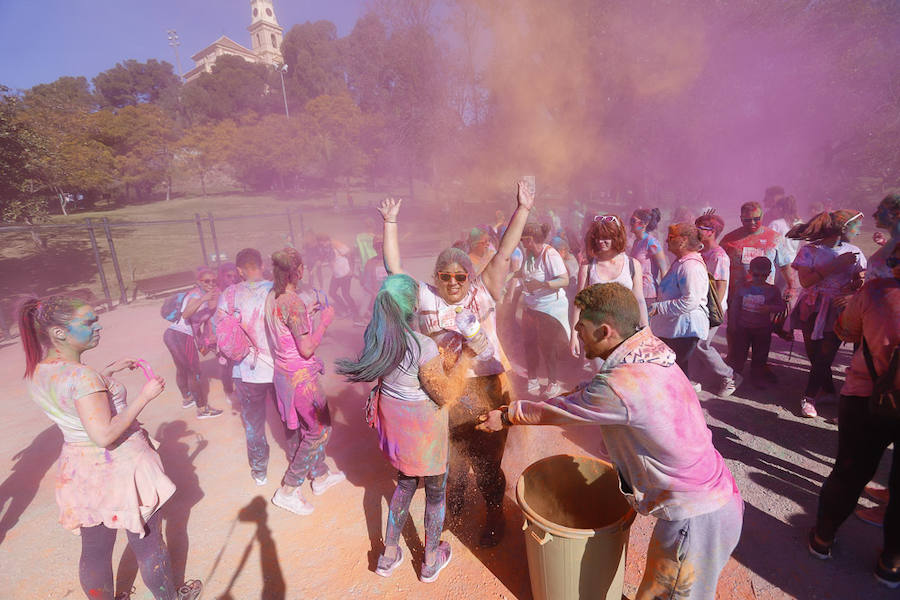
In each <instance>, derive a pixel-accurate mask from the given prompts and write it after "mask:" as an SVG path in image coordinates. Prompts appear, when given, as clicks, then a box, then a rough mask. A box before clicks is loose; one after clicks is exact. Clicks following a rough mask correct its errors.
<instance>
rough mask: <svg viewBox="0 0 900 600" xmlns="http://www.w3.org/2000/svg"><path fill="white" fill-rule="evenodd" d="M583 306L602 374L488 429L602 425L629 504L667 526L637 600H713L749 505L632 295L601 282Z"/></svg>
mask: <svg viewBox="0 0 900 600" xmlns="http://www.w3.org/2000/svg"><path fill="white" fill-rule="evenodd" d="M575 306H577V307H578V308H580V309H581V317H580V319H579V320H578V323H577V324H576V325H575V330H576V331H577V332H578V337H579V338H580V339H581V343H582V345H583V347H584V349H585V353H586V355H587V358H589V359H592V358H602V359H603V360H604V362H603V366H602V367H601V369H600V371H599V372H597V373H596V374H595V375H594V378H593V379H592V380H591V381H590V382H588V383H585V384H582V385H580V386H578V387H577V388H576V389H575V390H573V391H572V392H570V393H569V394H567V395H564V396H558V397H556V398H551V399H549V400H546V401H545V402H528V401H519V402H513V403H511V404H510V405H509V406H508V407H501V408H500V409H498V410H492V411H491V412H489V413H488V414H487V415H484V416H482V419H483V423H482V424H481V425H479V427H480V428H481V429H482V430H484V431H500V430H502V429H504V428H505V427H508V426H510V425H574V424H581V425H596V426H597V428H598V429H599V431H600V433H601V434H602V438H603V439H602V444H601V449H600V455H601V457H602V458H604V459H606V460H609V461H610V462H612V463H613V464H614V465H615V467H616V469H617V470H618V472H619V481H620V486H621V488H622V491H623V493H624V494H625V496H626V498H628V501H629V502H630V503H631V505H632V506H633V507H634V509H635V510H636V511H638V512H639V513H641V514H643V515H651V516H654V517H656V518H657V519H658V521H657V523H656V526H655V528H654V530H653V537H652V538H651V540H650V547H649V549H648V555H647V566H646V570H645V572H644V577H643V580H642V581H641V585H640V587H639V589H638V594H637V600H650V599H652V598H669V597H675V595H676V594H677V597H678V598H690V599H691V600H697V599H710V600H711V599H713V598H715V595H716V583H717V581H718V579H719V573H720V572H721V571H722V568H723V567H724V566H725V563H726V562H727V561H728V557H729V556H730V555H731V552H732V551H733V550H734V548H735V546H737V543H738V540H739V539H740V535H741V524H742V521H743V512H744V504H743V501H742V500H741V495H740V493H739V492H738V489H737V486H736V485H735V482H734V478H733V477H732V475H731V472H730V471H729V470H728V467H727V466H726V465H725V461H724V459H723V458H722V455H721V454H719V453H718V451H716V449H715V448H714V447H713V444H712V433H711V432H710V431H709V429H708V428H707V426H706V422H705V421H704V418H703V411H702V409H701V408H700V403H699V401H698V400H697V394H696V392H695V391H694V388H693V387H692V386H691V382H690V381H689V380H688V378H687V377H686V376H685V374H684V373H683V372H682V371H681V369H680V368H678V366H677V365H676V364H675V353H674V352H673V351H672V350H671V349H670V348H669V347H668V346H666V345H665V344H664V343H663V342H662V341H661V340H660V339H659V338H657V337H655V336H654V335H653V334H652V333H651V331H650V329H649V328H644V329H640V311H639V309H638V304H637V301H636V300H635V298H634V294H632V293H631V290H629V289H626V288H625V287H623V286H621V285H619V284H617V283H606V284H597V285H592V286H590V287H588V288H586V289H584V290H582V291H581V292H579V293H578V295H577V296H576V297H575ZM676 590H677V592H676Z"/></svg>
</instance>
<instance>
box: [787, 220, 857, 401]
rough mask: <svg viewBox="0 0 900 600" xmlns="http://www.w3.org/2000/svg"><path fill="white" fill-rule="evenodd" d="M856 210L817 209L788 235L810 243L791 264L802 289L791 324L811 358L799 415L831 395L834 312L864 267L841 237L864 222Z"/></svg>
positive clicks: (843, 303)
mask: <svg viewBox="0 0 900 600" xmlns="http://www.w3.org/2000/svg"><path fill="white" fill-rule="evenodd" d="M862 216H863V215H862V213H861V212H859V211H858V210H836V211H834V212H831V213H820V214H818V215H816V216H815V217H813V218H812V219H811V220H810V222H809V223H801V224H799V225H796V226H794V227H792V228H791V230H790V231H789V232H788V234H787V235H788V237H789V238H791V239H795V240H804V241H806V242H809V243H808V244H806V245H805V246H803V247H801V248H800V251H799V252H797V257H796V258H795V259H794V262H793V264H792V266H793V268H794V269H795V270H796V271H797V275H798V277H799V279H800V286H801V287H802V290H801V291H800V295H799V296H798V297H797V304H796V306H795V307H794V310H793V311H792V312H791V327H793V328H794V329H799V330H801V331H802V332H803V344H804V346H805V348H806V356H807V358H809V362H810V367H809V377H808V379H807V383H806V390H805V391H804V392H803V396H802V397H801V399H800V414H801V415H802V416H804V417H808V418H813V417H816V416H818V413H817V412H816V402H817V401H818V400H825V399H831V400H833V399H834V394H835V387H834V380H833V379H832V373H831V364H832V363H833V362H834V358H835V356H836V355H837V351H838V348H840V346H841V341H840V340H839V339H838V336H837V334H836V333H835V331H834V324H835V322H836V321H837V318H838V315H839V314H840V312H841V311H842V310H843V309H844V307H845V306H846V305H847V302H848V300H849V299H850V296H851V295H852V294H853V292H855V291H856V290H857V289H859V287H860V286H861V285H862V277H861V274H862V272H863V271H865V270H866V257H865V256H863V253H862V251H861V250H860V249H859V248H857V247H856V246H854V245H853V244H850V243H848V242H845V241H843V237H844V236H850V237H852V236H853V235H854V231H858V230H859V228H860V226H861V225H862Z"/></svg>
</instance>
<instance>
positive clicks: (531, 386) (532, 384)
mask: <svg viewBox="0 0 900 600" xmlns="http://www.w3.org/2000/svg"><path fill="white" fill-rule="evenodd" d="M540 392H541V382H540V381H538V380H537V379H529V380H528V393H529V394H531V395H532V396H536V395H538V394H539V393H540Z"/></svg>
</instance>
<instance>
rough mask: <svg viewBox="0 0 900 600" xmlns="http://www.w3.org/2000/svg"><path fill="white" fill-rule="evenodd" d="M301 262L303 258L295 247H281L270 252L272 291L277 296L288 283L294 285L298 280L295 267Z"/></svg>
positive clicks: (298, 275) (298, 276)
mask: <svg viewBox="0 0 900 600" xmlns="http://www.w3.org/2000/svg"><path fill="white" fill-rule="evenodd" d="M302 264H303V259H302V258H301V257H300V253H299V252H297V249H296V248H291V247H290V246H288V247H287V248H283V249H281V250H277V251H275V252H273V253H272V276H273V277H274V284H273V285H272V291H274V292H275V297H276V298H278V297H279V296H280V295H282V294H283V293H284V290H285V289H286V288H287V286H288V285H290V284H294V285H296V284H297V282H298V281H300V274H299V273H298V272H297V269H298V268H299V267H300V265H302Z"/></svg>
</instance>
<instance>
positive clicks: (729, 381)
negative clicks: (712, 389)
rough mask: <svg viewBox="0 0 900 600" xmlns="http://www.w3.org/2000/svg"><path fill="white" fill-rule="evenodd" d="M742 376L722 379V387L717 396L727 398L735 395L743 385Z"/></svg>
mask: <svg viewBox="0 0 900 600" xmlns="http://www.w3.org/2000/svg"><path fill="white" fill-rule="evenodd" d="M740 377H741V376H740V375H737V374H735V375H734V377H725V378H724V379H722V387H720V388H719V391H718V393H716V396H718V397H719V398H727V397H729V396H731V395H732V394H734V393H735V392H736V391H737V389H738V386H739V385H741V380H740Z"/></svg>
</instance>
